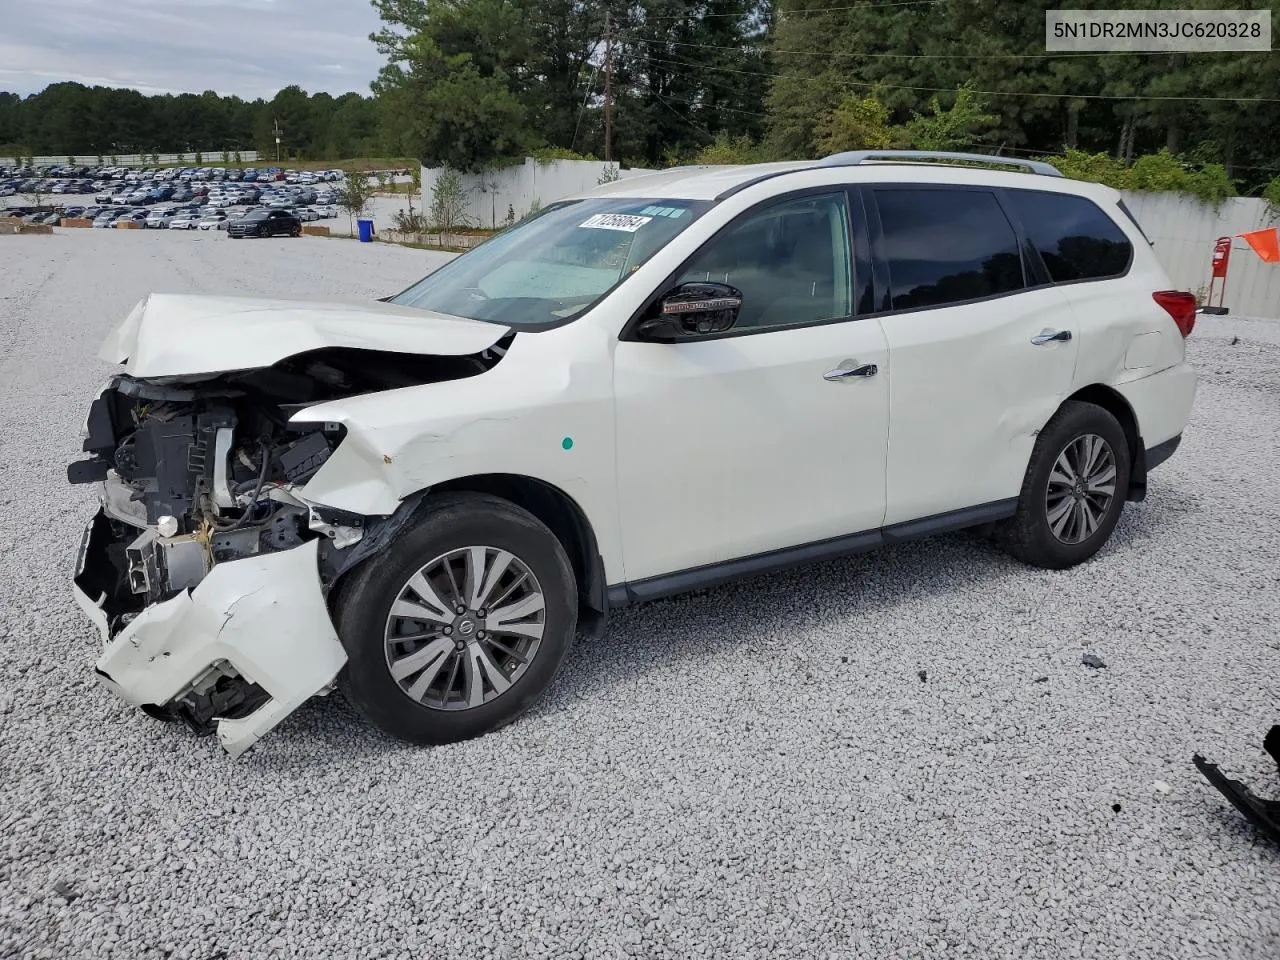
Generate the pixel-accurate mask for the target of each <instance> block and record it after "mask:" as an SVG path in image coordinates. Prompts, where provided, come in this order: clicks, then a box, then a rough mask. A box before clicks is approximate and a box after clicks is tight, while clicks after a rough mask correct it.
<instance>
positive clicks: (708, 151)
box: [693, 131, 760, 165]
mask: <svg viewBox="0 0 1280 960" xmlns="http://www.w3.org/2000/svg"><path fill="white" fill-rule="evenodd" d="M759 161H760V148H759V147H758V146H757V145H756V144H755V143H754V142H753V141H752V140H751V138H750V137H747V136H742V137H737V138H734V139H731V138H730V137H729V135H728V134H727V133H724V132H723V131H721V132H720V133H717V134H716V138H715V141H714V142H712V143H709V144H707V146H705V147H703V148H702V149H701V150H699V151H698V152H697V153H696V154H694V156H693V162H694V163H697V164H703V163H705V164H711V165H717V164H742V163H758V162H759Z"/></svg>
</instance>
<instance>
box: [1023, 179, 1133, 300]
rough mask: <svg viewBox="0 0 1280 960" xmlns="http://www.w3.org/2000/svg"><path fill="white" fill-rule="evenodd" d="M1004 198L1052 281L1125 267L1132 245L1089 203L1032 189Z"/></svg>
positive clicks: (1121, 270)
mask: <svg viewBox="0 0 1280 960" xmlns="http://www.w3.org/2000/svg"><path fill="white" fill-rule="evenodd" d="M1006 196H1007V197H1008V198H1009V202H1010V204H1011V205H1012V207H1013V209H1014V211H1015V212H1016V213H1017V215H1018V219H1019V220H1021V221H1022V227H1023V229H1024V230H1026V232H1027V236H1028V237H1030V238H1031V242H1032V243H1033V244H1035V246H1036V249H1038V250H1039V251H1040V256H1041V257H1042V258H1043V259H1044V264H1045V266H1046V267H1048V268H1049V276H1050V277H1051V278H1052V279H1053V281H1054V283H1064V282H1066V281H1069V280H1100V279H1102V278H1103V277H1114V276H1118V275H1119V274H1122V273H1124V272H1125V270H1127V269H1128V268H1129V259H1130V258H1131V257H1132V256H1133V245H1132V244H1131V243H1130V242H1129V238H1128V237H1126V236H1125V235H1124V231H1122V230H1121V229H1120V227H1119V226H1117V225H1116V223H1115V221H1114V220H1112V219H1111V218H1110V217H1108V216H1107V215H1106V214H1105V213H1103V212H1102V211H1101V210H1100V209H1098V206H1097V204H1095V203H1094V202H1093V201H1092V200H1088V199H1086V198H1085V197H1074V196H1070V195H1068V194H1065V193H1041V192H1039V191H1034V190H1010V191H1008V193H1007V194H1006Z"/></svg>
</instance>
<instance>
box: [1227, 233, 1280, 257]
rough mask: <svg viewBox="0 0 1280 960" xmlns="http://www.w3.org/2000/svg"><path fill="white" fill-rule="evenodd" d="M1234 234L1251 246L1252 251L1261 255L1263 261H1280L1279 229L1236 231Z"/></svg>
mask: <svg viewBox="0 0 1280 960" xmlns="http://www.w3.org/2000/svg"><path fill="white" fill-rule="evenodd" d="M1236 236H1237V237H1239V238H1240V239H1242V240H1244V241H1245V243H1247V244H1249V246H1251V247H1253V252H1254V253H1256V254H1257V255H1258V256H1259V257H1261V258H1262V260H1263V262H1264V263H1280V231H1278V230H1277V229H1276V228H1275V227H1267V228H1266V229H1265V230H1251V231H1249V232H1248V233H1237V234H1236Z"/></svg>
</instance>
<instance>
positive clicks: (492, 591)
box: [385, 546, 546, 710]
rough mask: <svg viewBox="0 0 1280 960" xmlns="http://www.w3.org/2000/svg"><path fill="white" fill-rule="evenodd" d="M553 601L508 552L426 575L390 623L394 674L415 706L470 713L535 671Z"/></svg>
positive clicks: (475, 554)
mask: <svg viewBox="0 0 1280 960" xmlns="http://www.w3.org/2000/svg"><path fill="white" fill-rule="evenodd" d="M545 627H546V598H545V596H544V595H543V591H542V586H541V585H540V584H539V583H538V578H537V577H535V576H534V574H533V571H532V570H530V569H529V566H528V565H527V564H526V563H525V562H524V561H523V560H521V559H520V558H519V557H517V556H515V555H514V554H513V553H511V552H510V551H508V550H502V549H500V548H498V547H485V546H469V547H462V548H459V549H457V550H451V551H449V552H448V553H445V554H442V555H440V556H438V557H436V558H435V559H434V560H432V561H431V562H429V563H427V564H425V565H424V566H422V567H420V568H419V569H418V571H417V572H416V573H414V574H413V576H411V577H410V578H409V579H408V581H407V582H406V583H405V585H404V586H403V587H402V588H401V589H400V592H399V593H398V594H397V595H396V600H395V602H394V603H393V604H392V605H391V612H390V614H389V615H388V616H387V624H386V633H385V646H386V660H387V669H388V670H389V671H390V672H391V676H392V678H393V679H394V680H395V681H396V684H397V685H398V686H399V687H400V690H401V691H402V692H403V693H404V694H405V695H406V696H407V697H409V698H410V699H412V700H414V701H416V702H417V703H420V704H422V705H423V706H425V707H430V708H432V709H436V710H468V709H472V708H474V707H479V706H483V705H484V704H486V703H489V702H490V701H492V700H494V699H496V698H497V697H500V696H502V694H504V693H506V691H507V690H509V689H510V688H511V686H512V684H514V683H516V682H517V681H518V680H519V679H520V678H521V676H523V675H524V673H525V672H526V671H527V670H528V669H529V666H530V664H532V663H533V658H534V657H535V656H537V653H538V648H539V646H541V644H542V634H543V630H544V629H545Z"/></svg>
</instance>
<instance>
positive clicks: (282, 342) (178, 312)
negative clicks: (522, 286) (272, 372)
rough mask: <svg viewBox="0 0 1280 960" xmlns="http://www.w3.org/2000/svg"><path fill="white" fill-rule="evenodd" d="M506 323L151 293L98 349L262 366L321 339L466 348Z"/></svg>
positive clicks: (385, 307)
mask: <svg viewBox="0 0 1280 960" xmlns="http://www.w3.org/2000/svg"><path fill="white" fill-rule="evenodd" d="M508 329H509V328H508V327H504V326H501V325H498V324H493V323H481V322H480V321H477V320H463V319H459V318H457V317H448V316H445V315H443V314H439V313H431V312H430V311H427V310H419V309H416V308H414V307H402V306H397V305H394V304H390V303H382V302H380V301H377V300H369V301H364V300H361V301H352V302H343V301H338V300H325V301H311V300H264V299H258V298H255V297H216V296H189V295H177V294H167V293H165V294H161V293H153V294H151V295H150V296H148V297H147V298H146V299H144V300H142V301H141V302H140V303H139V304H138V305H137V306H136V307H134V308H133V310H132V311H130V313H129V315H128V316H127V317H125V319H124V322H122V323H121V324H120V325H119V326H118V327H116V329H115V330H113V331H112V332H111V335H110V336H108V337H107V339H106V342H104V343H103V345H102V348H101V349H100V350H99V351H98V356H99V357H100V358H101V359H103V360H106V361H108V362H109V363H126V361H127V363H126V366H125V372H126V373H128V374H130V375H131V376H135V377H171V376H180V375H194V374H207V373H222V372H226V371H231V370H249V369H252V368H254V367H267V366H270V365H271V364H273V363H277V362H279V361H280V360H284V359H285V358H286V357H291V356H294V355H296V354H299V353H305V352H307V351H309V350H317V349H320V348H322V347H350V348H354V349H359V350H390V351H393V352H396V353H421V354H434V355H437V356H464V355H466V354H471V353H478V352H480V351H481V350H484V349H486V348H487V347H491V346H493V345H494V344H495V343H497V342H498V341H499V340H500V339H502V337H503V336H504V335H505V334H506V333H507V332H508Z"/></svg>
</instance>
